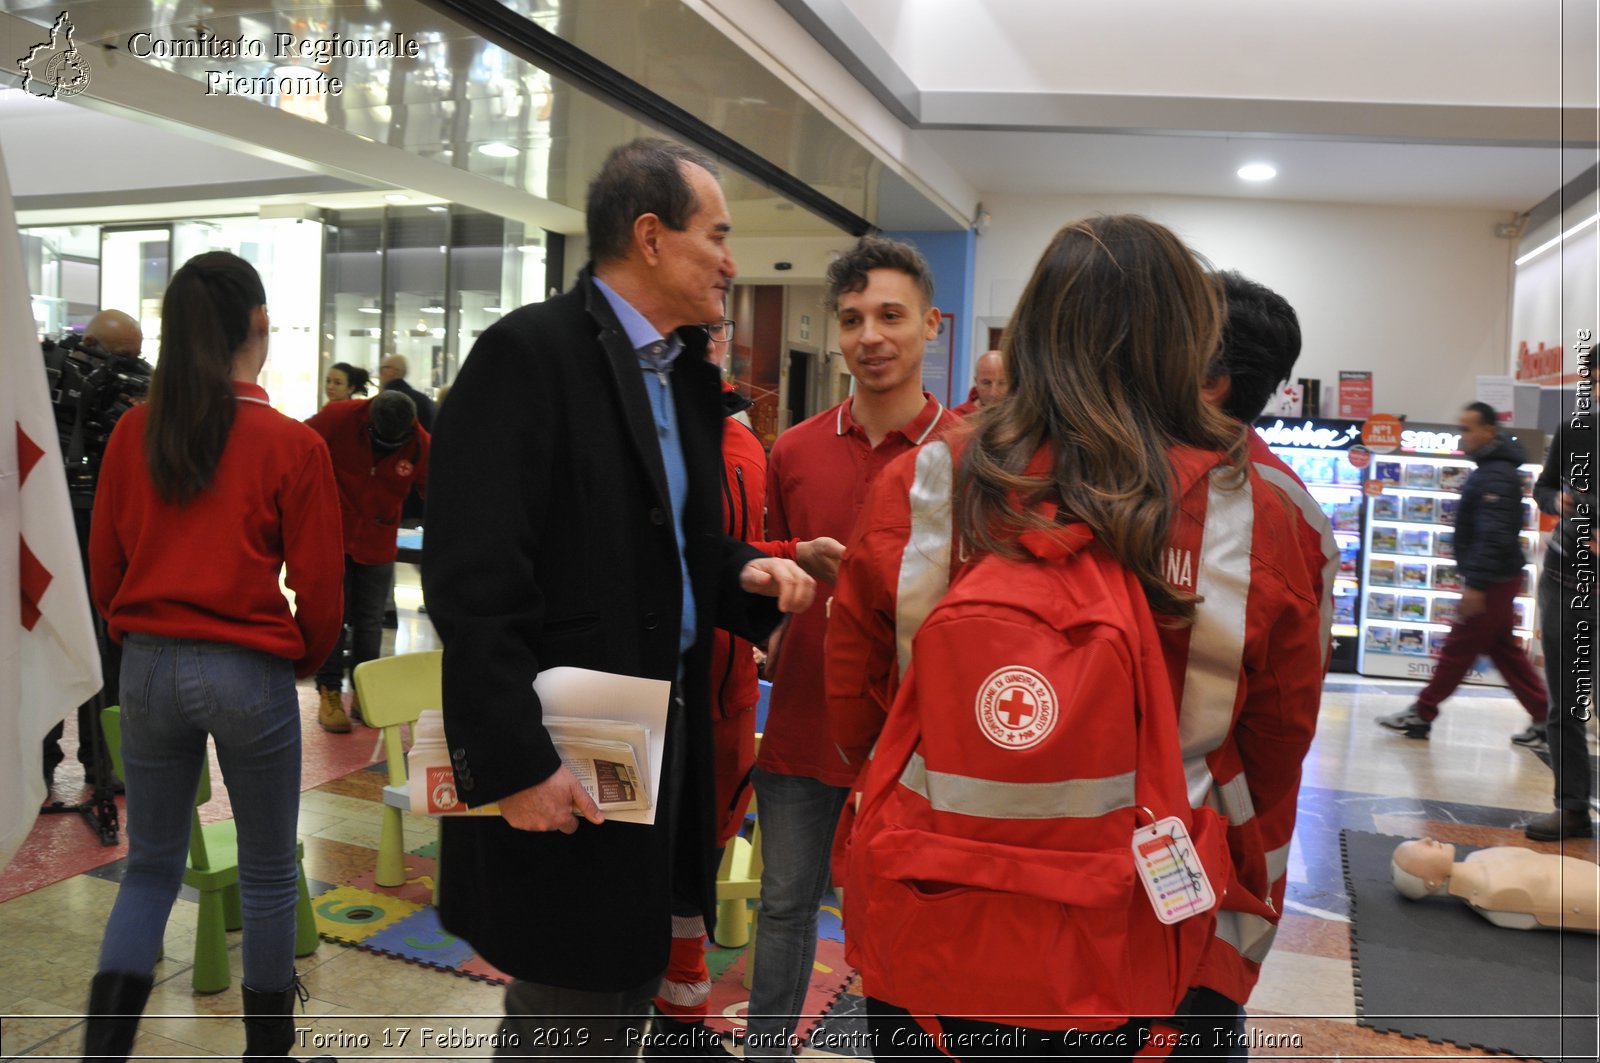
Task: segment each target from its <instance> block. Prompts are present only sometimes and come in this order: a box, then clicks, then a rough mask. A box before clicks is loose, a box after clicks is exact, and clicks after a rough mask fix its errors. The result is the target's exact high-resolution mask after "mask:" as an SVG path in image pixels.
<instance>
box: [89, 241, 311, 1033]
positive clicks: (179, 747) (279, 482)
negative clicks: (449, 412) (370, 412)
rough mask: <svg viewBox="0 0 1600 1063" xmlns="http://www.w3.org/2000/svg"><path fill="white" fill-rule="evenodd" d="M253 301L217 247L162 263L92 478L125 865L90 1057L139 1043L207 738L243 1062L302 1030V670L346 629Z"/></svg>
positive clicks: (109, 930) (300, 445)
mask: <svg viewBox="0 0 1600 1063" xmlns="http://www.w3.org/2000/svg"><path fill="white" fill-rule="evenodd" d="M265 304H266V293H265V291H264V290H263V288H262V285H261V278H260V277H259V276H257V275H256V271H255V270H254V269H253V268H252V267H251V266H250V264H249V263H248V262H246V261H244V260H243V259H242V258H239V257H237V256H235V255H231V254H228V253H227V252H225V251H213V252H209V253H207V254H204V255H199V256H197V257H195V258H192V259H190V260H189V261H188V262H186V263H185V264H184V265H183V267H182V268H181V269H179V270H178V272H177V273H175V274H174V275H173V278H172V283H171V284H170V285H168V287H167V293H166V297H165V299H164V300H163V302H162V308H161V320H162V329H161V354H160V362H159V364H158V366H157V368H156V372H155V378H154V380H153V382H152V385H151V389H150V401H149V403H148V404H147V405H143V406H136V407H134V408H133V409H132V410H130V411H129V412H128V413H127V414H126V415H125V416H124V417H123V418H122V420H121V421H119V422H118V423H117V427H116V430H115V431H114V432H112V434H111V439H110V441H109V442H108V443H107V445H106V453H105V461H104V463H103V465H102V466H101V470H100V487H99V492H98V496H97V497H96V499H95V507H94V518H93V525H92V528H91V532H90V538H89V564H90V577H91V584H92V588H93V593H94V601H95V606H96V608H98V609H99V610H100V612H101V614H102V615H103V616H104V617H105V618H106V627H107V630H108V631H109V633H110V636H111V638H112V639H113V640H114V641H117V642H120V643H122V646H123V652H122V677H121V678H122V759H123V769H124V778H125V782H126V785H127V794H128V807H127V813H128V823H127V828H128V868H127V872H126V874H125V875H124V876H123V879H122V885H121V887H120V888H119V889H118V891H117V900H116V904H115V905H114V906H113V907H112V910H111V918H110V920H109V921H108V922H107V924H106V934H105V940H104V941H103V943H102V944H101V946H100V962H99V966H98V969H97V972H98V973H96V974H95V976H94V982H93V985H92V987H91V989H90V995H89V1019H88V1023H87V1025H86V1028H85V1034H84V1053H83V1054H84V1056H85V1058H96V1059H117V1060H120V1059H124V1058H126V1057H127V1055H128V1053H129V1051H130V1050H131V1049H132V1047H133V1038H134V1031H135V1027H136V1026H137V1025H138V1022H139V1014H140V1012H142V1011H143V1010H144V1005H145V1002H146V1000H147V999H148V997H149V994H150V986H151V979H152V974H153V972H154V970H155V966H156V961H157V960H159V959H160V958H161V941H162V934H163V932H164V930H165V927H166V923H167V916H168V915H169V914H170V913H171V911H172V902H173V901H174V900H175V899H176V898H177V896H178V887H179V886H180V885H181V884H182V881H183V870H184V861H185V857H186V855H187V853H188V843H189V821H190V817H191V815H192V813H193V809H194V795H195V788H196V786H197V785H198V784H199V780H200V772H201V768H202V765H203V764H204V763H205V757H206V739H207V736H208V735H209V736H210V737H211V739H212V740H213V741H214V742H215V743H216V747H217V761H218V763H220V764H221V766H222V776H223V779H224V781H225V782H226V783H227V786H228V796H229V798H230V799H231V800H232V802H233V812H234V815H235V817H236V818H237V821H238V828H239V894H240V901H241V904H240V908H241V911H242V913H243V917H244V952H243V956H244V988H243V995H244V1010H245V1037H246V1045H245V1055H247V1056H273V1057H277V1058H283V1057H284V1056H285V1054H286V1053H287V1052H288V1051H289V1048H290V1046H291V1044H292V1043H293V1040H294V1018H293V1015H292V1012H291V1007H292V1005H293V1002H294V995H295V994H294V984H295V978H294V937H295V902H296V889H295V884H296V881H297V878H298V872H297V858H296V855H295V849H296V845H297V840H296V831H295V822H296V820H297V818H298V813H299V808H300V701H299V697H298V695H297V694H296V693H295V677H296V676H307V675H310V674H311V672H312V670H313V669H314V668H315V667H316V666H317V664H318V663H320V662H321V661H322V660H323V658H325V657H326V656H327V654H328V649H329V647H330V646H332V645H333V641H334V638H335V637H336V635H337V633H338V629H339V616H340V612H341V608H340V601H339V585H340V578H341V573H340V564H339V553H340V551H339V529H338V525H337V524H335V523H334V522H333V520H332V517H331V515H332V514H333V513H335V512H336V507H337V505H338V501H337V498H338V494H337V490H336V489H335V487H334V483H333V470H332V468H331V467H330V465H329V463H328V448H327V447H326V446H324V445H323V442H322V440H321V439H319V438H318V437H317V434H316V433H315V432H313V431H311V430H310V429H309V428H307V427H306V426H305V425H303V424H300V423H299V422H298V421H294V420H291V419H290V418H288V417H285V416H283V415H282V414H280V413H278V412H277V411H276V410H274V409H273V408H272V407H271V406H270V405H268V402H267V393H266V392H265V391H263V390H262V389H261V388H260V387H258V386H257V385H256V382H255V381H256V377H257V376H258V375H259V374H260V372H261V367H262V365H263V363H265V361H266V357H267V336H268V325H267V310H266V305H265ZM280 572H284V573H285V574H286V579H285V582H286V583H287V585H288V586H289V588H290V589H291V590H292V591H294V595H295V604H294V608H293V609H292V610H291V608H290V606H289V603H288V602H287V601H286V600H285V598H284V595H283V592H282V591H281V590H280V589H279V584H278V578H279V573H280Z"/></svg>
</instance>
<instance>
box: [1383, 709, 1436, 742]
mask: <svg viewBox="0 0 1600 1063" xmlns="http://www.w3.org/2000/svg"><path fill="white" fill-rule="evenodd" d="M1378 726H1379V727H1387V728H1388V729H1389V730H1391V731H1398V732H1400V733H1401V734H1403V735H1405V736H1406V737H1407V738H1421V739H1426V738H1427V737H1428V732H1429V731H1431V730H1433V724H1431V723H1429V722H1428V721H1427V720H1424V719H1423V718H1422V717H1421V716H1419V715H1417V707H1416V705H1410V706H1407V707H1406V708H1404V709H1401V710H1400V711H1399V712H1391V713H1390V714H1389V715H1387V716H1379V717H1378Z"/></svg>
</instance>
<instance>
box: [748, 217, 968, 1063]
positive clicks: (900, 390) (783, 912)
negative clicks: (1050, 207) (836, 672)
mask: <svg viewBox="0 0 1600 1063" xmlns="http://www.w3.org/2000/svg"><path fill="white" fill-rule="evenodd" d="M828 300H829V303H830V305H831V306H832V308H833V309H834V310H835V311H836V313H837V316H838V327H839V348H840V350H841V351H843V353H844V358H845V364H846V366H847V367H848V368H849V370H850V375H851V376H852V377H854V379H855V393H854V395H852V396H851V397H850V398H848V399H846V400H845V401H844V402H843V403H841V404H839V405H838V406H835V407H833V408H832V409H830V410H827V411H825V412H823V413H820V414H818V415H817V416H815V417H812V418H810V419H809V420H806V421H804V422H802V423H800V424H798V425H796V426H795V427H793V428H791V429H789V430H788V431H787V432H785V433H784V434H783V435H781V436H779V437H778V441H777V443H776V444H775V445H774V446H773V448H772V457H771V459H770V461H769V463H768V467H767V536H768V537H769V538H771V539H779V540H783V539H803V540H813V539H819V538H825V537H831V538H834V539H840V540H842V539H843V538H844V537H845V536H846V535H847V534H849V531H850V528H851V526H852V525H853V524H854V523H855V519H856V514H857V513H858V512H859V511H860V508H861V504H862V502H863V501H864V500H865V499H866V495H867V488H868V486H869V485H870V484H871V483H872V481H873V479H874V478H875V477H876V476H877V474H878V472H879V470H881V469H882V468H883V467H884V466H885V465H887V464H888V463H889V462H890V461H891V460H893V459H894V458H896V457H897V456H899V455H901V454H904V453H906V452H907V451H911V450H915V449H916V448H917V447H918V446H920V445H921V444H923V443H925V442H926V441H928V440H929V439H931V438H933V437H934V436H935V435H936V434H937V433H938V432H939V431H941V430H942V429H944V428H946V427H948V426H950V425H952V424H954V423H955V418H954V417H953V416H952V415H951V414H950V413H949V411H947V410H945V409H944V407H943V406H941V405H940V403H939V401H938V400H937V399H935V398H934V397H933V396H931V395H929V394H927V393H926V392H924V391H923V390H922V352H923V348H924V346H925V345H926V344H927V342H928V341H929V340H931V339H933V338H934V336H936V335H937V334H938V329H939V311H938V310H936V309H935V308H934V306H933V275H932V273H931V271H930V270H929V269H928V264H927V262H926V261H924V260H923V258H922V255H921V254H920V253H919V252H918V251H917V250H916V249H915V248H914V247H912V246H911V245H909V244H904V243H899V242H898V241H893V240H883V239H875V238H868V239H864V240H862V241H861V242H860V243H859V244H857V245H856V246H855V247H854V248H852V249H851V250H850V251H848V252H846V253H845V254H844V256H843V257H842V258H840V259H839V260H838V261H836V262H834V263H833V265H832V266H830V267H829V269H828ZM835 545H837V544H835ZM799 560H800V562H801V564H802V565H805V564H806V559H805V557H804V556H803V555H802V556H800V558H799ZM831 579H832V572H829V573H828V574H827V575H826V576H825V577H819V578H818V584H819V589H818V597H819V598H823V597H825V596H826V595H827V594H828V593H831V587H830V586H829V584H830V583H831ZM827 622H828V621H827V613H826V610H824V609H813V610H811V611H810V612H809V613H802V614H799V615H797V616H795V617H793V618H792V619H791V620H790V622H789V628H788V630H787V632H786V633H785V634H784V636H783V638H782V640H781V642H780V643H779V645H778V649H777V651H776V668H775V671H774V674H773V679H772V704H771V708H770V710H769V711H768V714H767V727H766V731H765V732H764V733H763V735H762V739H761V750H760V753H759V755H758V757H757V760H756V767H755V770H754V771H753V772H752V773H751V781H752V782H753V783H754V785H755V791H756V807H757V810H758V811H757V815H758V816H759V817H760V819H761V838H762V859H763V868H762V872H761V917H760V922H759V930H758V932H757V934H756V945H755V975H754V978H753V981H752V983H751V987H750V1010H749V1015H750V1019H749V1028H748V1035H747V1037H746V1040H745V1056H746V1058H751V1059H761V1058H767V1059H773V1058H784V1057H787V1056H788V1055H789V1054H790V1053H791V1051H792V1046H791V1045H790V1044H789V1040H790V1035H791V1034H792V1032H793V1029H794V1025H795V1020H796V1018H797V1017H798V1016H799V1015H800V1013H801V1011H802V1010H803V1009H802V1005H803V1002H804V1001H805V995H806V989H807V987H808V986H809V984H810V982H811V967H812V963H813V961H814V959H815V956H816V948H817V905H818V903H819V902H820V901H821V899H822V895H823V893H825V892H826V891H827V889H828V884H829V864H830V860H829V853H830V847H831V845H832V842H833V833H834V826H835V824H836V823H837V822H838V819H839V812H840V809H842V808H843V806H844V801H845V796H846V795H847V794H848V793H849V789H848V788H849V786H850V783H851V782H852V781H853V780H854V778H855V769H853V768H852V767H850V765H848V764H846V763H845V762H844V761H843V760H842V759H841V758H840V756H839V752H838V750H836V749H834V747H833V742H832V740H831V739H830V738H829V736H828V721H827V705H826V703H825V702H824V699H823V688H822V640H823V634H824V631H825V630H826V627H827Z"/></svg>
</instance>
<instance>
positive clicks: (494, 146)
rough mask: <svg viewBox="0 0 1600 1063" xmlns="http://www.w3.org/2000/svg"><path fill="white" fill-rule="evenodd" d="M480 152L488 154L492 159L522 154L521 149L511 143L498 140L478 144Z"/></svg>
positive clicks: (508, 157)
mask: <svg viewBox="0 0 1600 1063" xmlns="http://www.w3.org/2000/svg"><path fill="white" fill-rule="evenodd" d="M478 154H479V155H487V156H489V157H490V158H491V159H514V158H516V157H517V156H518V155H520V154H522V152H521V151H520V150H518V149H517V148H514V147H512V146H511V145H510V144H506V143H503V142H501V141H498V140H491V141H489V143H487V144H479V145H478Z"/></svg>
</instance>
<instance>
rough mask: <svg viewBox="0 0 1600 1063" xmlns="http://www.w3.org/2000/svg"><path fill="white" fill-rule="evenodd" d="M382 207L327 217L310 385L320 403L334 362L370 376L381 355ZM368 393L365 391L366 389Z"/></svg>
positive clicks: (375, 371)
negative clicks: (318, 342) (315, 365)
mask: <svg viewBox="0 0 1600 1063" xmlns="http://www.w3.org/2000/svg"><path fill="white" fill-rule="evenodd" d="M383 236H384V225H383V211H382V209H375V210H346V211H340V212H339V213H337V214H334V215H330V216H329V221H328V223H327V226H326V239H325V241H324V245H323V271H324V277H325V280H326V283H325V284H324V285H323V305H322V325H323V328H322V357H321V359H320V366H319V374H320V375H319V376H318V378H317V381H316V386H315V387H314V388H313V389H312V397H313V399H314V401H315V402H316V405H317V406H319V407H320V406H321V405H322V403H323V402H324V401H325V400H324V397H323V394H322V377H323V376H326V375H327V371H328V367H329V366H331V365H333V364H334V363H335V362H344V363H345V364H347V365H353V366H356V367H357V368H359V369H365V370H367V372H369V373H371V374H372V375H373V376H374V378H376V376H377V374H378V362H379V361H380V360H381V358H382V351H383V332H384V329H385V328H386V327H387V326H386V325H385V321H386V320H387V318H386V315H385V314H384V307H383V302H384V300H383V272H384V271H383V258H384V255H383ZM369 394H370V392H369Z"/></svg>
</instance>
